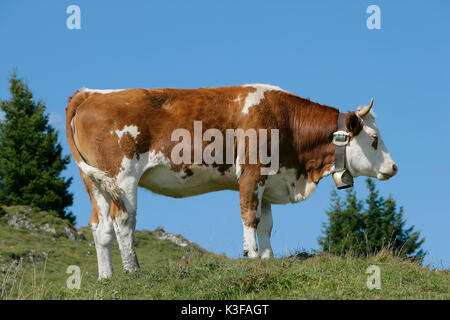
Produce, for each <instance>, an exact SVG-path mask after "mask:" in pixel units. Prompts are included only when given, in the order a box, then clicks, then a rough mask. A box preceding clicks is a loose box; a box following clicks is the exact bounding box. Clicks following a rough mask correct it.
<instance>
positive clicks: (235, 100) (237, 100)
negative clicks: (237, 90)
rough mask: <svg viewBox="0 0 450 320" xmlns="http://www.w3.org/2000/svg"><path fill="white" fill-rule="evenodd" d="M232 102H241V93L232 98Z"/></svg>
mask: <svg viewBox="0 0 450 320" xmlns="http://www.w3.org/2000/svg"><path fill="white" fill-rule="evenodd" d="M233 102H241V95H239V96H238V97H237V98H236V99H234V100H233Z"/></svg>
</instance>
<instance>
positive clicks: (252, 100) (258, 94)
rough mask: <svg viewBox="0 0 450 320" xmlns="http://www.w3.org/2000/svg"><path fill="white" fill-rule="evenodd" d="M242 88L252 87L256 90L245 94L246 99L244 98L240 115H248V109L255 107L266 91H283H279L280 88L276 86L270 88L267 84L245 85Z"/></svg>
mask: <svg viewBox="0 0 450 320" xmlns="http://www.w3.org/2000/svg"><path fill="white" fill-rule="evenodd" d="M243 87H252V88H255V89H256V90H255V91H253V92H249V93H248V94H247V97H246V98H245V104H244V108H243V109H242V113H244V114H248V111H249V110H248V109H250V108H251V107H253V106H257V105H258V104H259V103H260V102H261V100H262V99H264V94H265V92H266V91H273V90H279V91H284V90H283V89H281V88H280V87H277V86H271V85H268V84H259V83H257V84H246V85H243Z"/></svg>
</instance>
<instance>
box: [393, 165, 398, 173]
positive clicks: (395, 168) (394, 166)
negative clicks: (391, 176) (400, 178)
mask: <svg viewBox="0 0 450 320" xmlns="http://www.w3.org/2000/svg"><path fill="white" fill-rule="evenodd" d="M392 170H393V171H394V172H395V173H397V171H398V167H397V165H396V164H394V165H392Z"/></svg>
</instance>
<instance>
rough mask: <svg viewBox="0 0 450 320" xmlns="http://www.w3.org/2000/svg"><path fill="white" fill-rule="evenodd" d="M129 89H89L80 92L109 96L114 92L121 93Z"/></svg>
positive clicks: (82, 89)
mask: <svg viewBox="0 0 450 320" xmlns="http://www.w3.org/2000/svg"><path fill="white" fill-rule="evenodd" d="M124 90H127V89H89V88H81V89H80V91H83V92H91V93H100V94H108V93H112V92H120V91H124Z"/></svg>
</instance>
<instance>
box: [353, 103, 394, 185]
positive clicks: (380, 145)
mask: <svg viewBox="0 0 450 320" xmlns="http://www.w3.org/2000/svg"><path fill="white" fill-rule="evenodd" d="M372 105H373V99H372V101H371V102H370V105H368V106H364V107H359V108H358V110H357V111H355V112H352V113H349V115H348V116H347V119H346V126H347V130H348V131H349V132H350V133H351V140H350V142H349V144H348V145H347V148H346V165H347V168H348V170H349V171H350V173H351V175H352V176H353V177H358V176H367V177H374V178H377V179H379V180H386V179H389V178H391V177H393V176H394V175H395V174H396V173H397V171H398V168H397V165H396V164H395V162H394V161H393V160H392V158H391V155H390V154H389V152H388V150H387V148H386V146H385V144H384V142H383V139H382V138H381V135H380V132H379V131H378V128H377V126H376V124H375V115H374V114H373V113H372V112H371V111H370V110H371V108H372Z"/></svg>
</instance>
